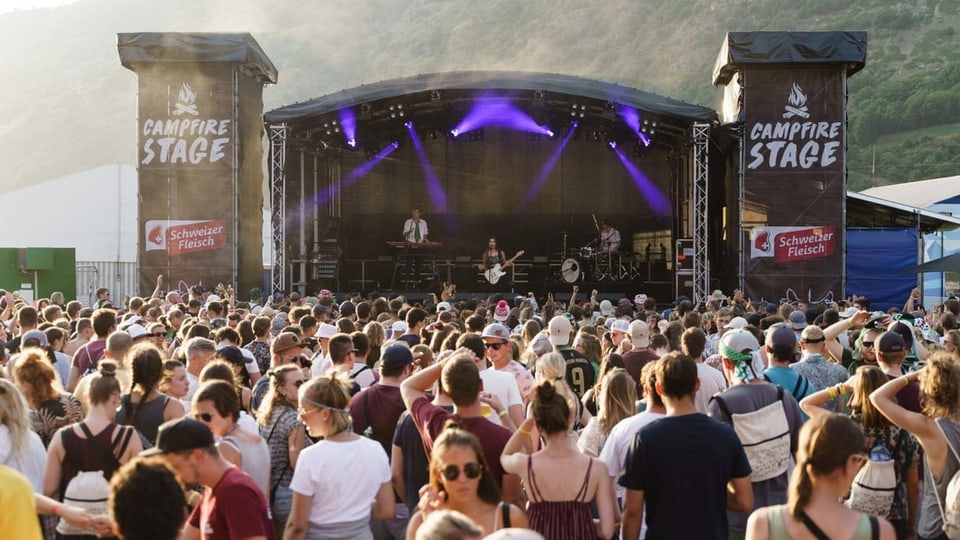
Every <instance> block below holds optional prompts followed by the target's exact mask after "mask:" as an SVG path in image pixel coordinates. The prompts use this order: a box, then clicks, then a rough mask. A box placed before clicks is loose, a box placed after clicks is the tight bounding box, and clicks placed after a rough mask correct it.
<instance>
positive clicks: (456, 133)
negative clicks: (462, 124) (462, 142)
mask: <svg viewBox="0 0 960 540" xmlns="http://www.w3.org/2000/svg"><path fill="white" fill-rule="evenodd" d="M450 136H451V137H453V138H454V139H456V138H457V137H459V136H460V130H459V129H457V128H453V129H451V130H450Z"/></svg>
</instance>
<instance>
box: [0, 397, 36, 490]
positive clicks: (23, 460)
mask: <svg viewBox="0 0 960 540" xmlns="http://www.w3.org/2000/svg"><path fill="white" fill-rule="evenodd" d="M46 454H47V449H46V448H44V447H43V441H41V440H40V436H39V435H37V434H36V433H35V432H34V431H33V430H31V429H30V415H29V414H28V413H27V402H26V401H25V400H24V399H23V396H22V395H20V391H19V390H17V387H16V386H14V385H13V383H12V382H10V381H8V380H6V379H0V463H3V464H5V465H7V466H8V467H10V468H12V469H15V470H17V471H19V472H20V473H22V474H23V475H24V476H26V477H27V479H28V480H30V484H31V485H32V486H33V491H35V492H39V491H41V490H42V489H43V467H44V464H45V463H46V461H47V460H46Z"/></svg>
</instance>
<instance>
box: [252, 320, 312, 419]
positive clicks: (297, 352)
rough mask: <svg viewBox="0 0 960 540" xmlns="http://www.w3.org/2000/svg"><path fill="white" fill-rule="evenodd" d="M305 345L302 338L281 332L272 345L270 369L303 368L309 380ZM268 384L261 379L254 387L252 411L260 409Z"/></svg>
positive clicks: (264, 379)
mask: <svg viewBox="0 0 960 540" xmlns="http://www.w3.org/2000/svg"><path fill="white" fill-rule="evenodd" d="M305 345H306V344H305V343H304V342H303V340H301V339H300V336H298V335H296V334H294V333H292V332H281V333H280V334H279V335H278V336H277V337H276V338H274V340H273V341H272V342H271V343H270V367H271V368H273V369H276V368H278V367H280V366H285V365H288V364H293V365H296V366H298V367H300V368H302V369H303V372H304V377H305V378H309V376H310V370H309V368H307V367H305V365H304V363H303V362H304V360H303V353H304V351H305V350H308V349H305ZM268 383H269V380H268V379H267V378H261V379H260V380H259V381H257V384H255V385H254V386H253V392H252V396H251V397H250V408H251V409H252V410H254V411H255V410H257V409H259V408H260V404H261V401H262V400H263V396H264V394H266V393H267V388H268V386H267V385H268Z"/></svg>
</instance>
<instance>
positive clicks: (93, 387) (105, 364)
mask: <svg viewBox="0 0 960 540" xmlns="http://www.w3.org/2000/svg"><path fill="white" fill-rule="evenodd" d="M115 393H116V394H119V393H120V381H118V380H117V363H116V362H114V361H113V360H100V364H99V365H98V366H97V373H95V374H94V375H93V377H92V378H91V379H90V390H89V392H88V396H89V399H90V405H91V406H93V405H99V404H101V403H106V402H107V401H108V400H109V399H110V396H112V395H113V394H115Z"/></svg>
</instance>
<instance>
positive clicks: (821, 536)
mask: <svg viewBox="0 0 960 540" xmlns="http://www.w3.org/2000/svg"><path fill="white" fill-rule="evenodd" d="M800 520H801V521H802V522H803V526H804V527H806V528H807V530H808V531H810V534H812V535H813V536H814V538H816V539H817V540H830V537H829V536H827V535H826V533H824V532H823V529H821V528H820V527H818V526H817V524H816V523H814V522H813V520H812V519H810V516H808V515H807V513H806V512H804V511H803V510H801V511H800Z"/></svg>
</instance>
